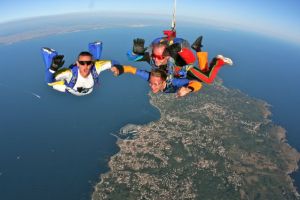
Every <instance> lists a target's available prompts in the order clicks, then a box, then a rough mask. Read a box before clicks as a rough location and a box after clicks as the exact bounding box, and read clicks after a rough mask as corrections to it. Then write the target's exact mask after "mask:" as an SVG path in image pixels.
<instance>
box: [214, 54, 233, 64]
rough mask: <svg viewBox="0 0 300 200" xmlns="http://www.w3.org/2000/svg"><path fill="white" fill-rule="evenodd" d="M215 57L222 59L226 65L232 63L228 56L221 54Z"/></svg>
mask: <svg viewBox="0 0 300 200" xmlns="http://www.w3.org/2000/svg"><path fill="white" fill-rule="evenodd" d="M216 58H217V59H221V60H223V61H224V63H225V64H227V65H233V62H232V60H231V59H230V58H227V57H224V56H223V55H217V56H216Z"/></svg>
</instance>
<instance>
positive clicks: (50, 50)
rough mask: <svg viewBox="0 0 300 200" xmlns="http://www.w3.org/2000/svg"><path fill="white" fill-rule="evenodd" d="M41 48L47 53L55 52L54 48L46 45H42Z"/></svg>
mask: <svg viewBox="0 0 300 200" xmlns="http://www.w3.org/2000/svg"><path fill="white" fill-rule="evenodd" d="M42 50H43V51H44V52H46V53H48V54H52V53H56V51H55V50H54V49H51V48H48V47H43V48H42Z"/></svg>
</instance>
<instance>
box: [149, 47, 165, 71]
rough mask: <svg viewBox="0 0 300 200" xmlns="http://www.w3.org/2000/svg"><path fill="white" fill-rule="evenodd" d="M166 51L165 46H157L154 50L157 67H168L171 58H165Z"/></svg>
mask: <svg viewBox="0 0 300 200" xmlns="http://www.w3.org/2000/svg"><path fill="white" fill-rule="evenodd" d="M165 49H166V46H164V45H156V46H154V47H153V49H152V59H153V61H154V63H155V65H156V66H157V67H159V66H161V65H166V64H167V62H168V58H169V56H163V53H164V51H165Z"/></svg>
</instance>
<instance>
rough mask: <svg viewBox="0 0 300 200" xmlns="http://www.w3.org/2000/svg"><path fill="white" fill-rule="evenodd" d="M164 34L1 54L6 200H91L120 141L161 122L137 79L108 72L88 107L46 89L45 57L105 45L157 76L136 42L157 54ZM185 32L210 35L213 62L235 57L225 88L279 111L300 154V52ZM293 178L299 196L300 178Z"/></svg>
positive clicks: (43, 42)
mask: <svg viewBox="0 0 300 200" xmlns="http://www.w3.org/2000/svg"><path fill="white" fill-rule="evenodd" d="M164 28H165V27H161V26H155V27H140V28H124V27H123V28H107V29H100V30H90V31H81V32H74V33H66V34H59V35H53V36H47V37H43V38H37V39H31V40H27V41H22V42H18V43H14V44H11V45H1V46H0V55H1V63H0V68H1V73H0V89H1V91H2V92H1V93H0V110H1V111H0V121H1V126H0V199H6V200H14V199H31V200H35V199H45V200H47V199H49V200H50V199H51V200H52V199H82V200H85V199H90V196H91V192H92V191H93V186H94V185H95V184H96V183H97V182H98V181H99V175H100V174H101V173H104V172H106V171H107V170H108V167H107V164H108V160H109V158H110V156H112V155H113V154H115V153H116V152H117V151H118V149H117V147H116V138H115V137H113V136H112V135H111V133H116V132H118V130H119V129H120V128H121V127H123V126H124V125H126V124H127V123H131V124H145V123H148V122H151V121H153V120H157V119H158V118H159V112H158V111H157V110H156V109H155V108H153V107H152V106H151V105H150V103H149V97H148V95H147V93H148V92H149V89H148V85H147V83H145V82H144V81H143V80H141V79H139V78H137V77H134V76H133V75H123V76H120V77H113V76H112V74H111V72H109V71H105V72H103V73H102V74H101V78H100V85H99V86H97V87H96V88H95V90H94V91H93V93H92V94H91V95H88V96H85V97H75V96H72V95H70V94H64V93H59V92H57V91H54V90H52V89H51V88H50V87H48V86H47V85H46V84H45V81H44V65H43V62H42V57H41V54H40V48H41V47H51V48H54V49H56V50H57V51H58V52H59V53H62V54H64V55H65V58H66V63H67V64H71V63H72V62H74V61H75V59H76V56H77V54H78V53H79V52H80V51H83V50H87V44H88V43H89V42H92V41H96V40H102V41H103V43H104V46H103V54H102V58H103V59H117V60H118V61H120V62H121V63H125V64H134V65H137V66H139V67H140V68H145V69H149V66H148V65H147V64H142V63H138V64H136V63H132V62H129V61H128V60H127V58H126V55H125V54H126V51H127V50H128V49H130V48H131V47H132V39H133V38H136V37H141V38H145V39H146V44H149V43H150V42H151V40H152V39H154V38H155V37H158V36H161V35H162V30H163V29H164ZM177 32H178V36H179V37H183V38H187V39H188V40H189V41H190V42H191V43H192V42H193V40H195V39H196V38H197V36H199V35H203V36H204V39H203V44H204V47H203V50H207V51H208V52H209V55H210V58H212V57H213V56H215V55H217V54H223V55H224V56H228V57H231V58H232V60H233V62H234V66H232V67H224V68H223V69H221V70H220V74H219V75H220V77H221V78H222V79H223V80H224V84H225V86H228V87H230V88H237V89H240V90H241V91H243V92H244V93H246V94H249V96H251V97H255V98H260V99H263V100H265V101H267V102H268V103H269V104H271V111H272V113H273V115H272V116H271V119H272V120H273V121H274V122H275V123H276V124H278V125H281V126H283V127H284V128H285V129H286V130H287V139H288V143H289V144H291V145H292V146H293V147H295V148H297V149H298V150H300V140H299V139H300V138H299V137H300V136H299V134H298V133H299V132H300V127H299V125H298V122H299V120H297V119H299V113H298V112H297V111H299V110H300V105H299V102H300V94H299V89H298V86H299V85H300V79H299V78H298V76H299V75H300V66H299V64H298V63H297V59H298V58H299V57H300V51H299V50H300V47H299V46H297V45H295V44H292V43H287V42H284V41H279V40H276V39H272V38H268V37H266V36H262V35H258V34H252V33H247V32H241V31H237V30H223V29H215V28H209V27H201V26H199V27H196V26H191V25H189V26H188V25H185V26H178V27H177ZM204 87H205V86H204ZM199 95H201V91H200V92H199ZM38 96H40V98H39V97H38ZM293 177H294V178H295V180H296V185H297V186H298V187H299V186H300V174H299V173H294V174H293Z"/></svg>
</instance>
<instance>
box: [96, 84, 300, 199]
mask: <svg viewBox="0 0 300 200" xmlns="http://www.w3.org/2000/svg"><path fill="white" fill-rule="evenodd" d="M212 90H215V92H214V94H213V95H212V96H214V95H216V93H218V92H219V93H225V94H226V95H228V94H227V93H232V95H233V96H238V95H241V96H242V99H241V100H245V99H243V98H246V99H247V101H245V102H244V103H245V104H252V103H253V102H255V105H256V106H257V109H258V110H259V112H260V113H261V119H259V120H261V123H258V124H255V123H254V124H252V123H250V122H249V123H248V122H247V121H246V122H245V124H243V123H242V125H245V126H246V130H247V131H248V132H249V133H250V134H252V135H254V134H256V132H257V133H258V132H259V129H265V128H266V127H269V126H271V128H270V127H269V128H270V129H268V131H267V132H268V133H263V134H266V138H263V139H261V138H259V139H256V142H257V143H258V144H260V143H264V142H265V141H264V140H267V139H268V138H269V139H270V141H272V149H273V150H274V151H276V153H278V154H277V155H279V156H278V159H279V160H280V162H279V163H280V164H278V165H277V163H276V162H274V161H272V159H268V158H267V157H265V156H264V155H261V152H260V151H259V150H255V151H254V152H252V153H251V152H250V153H249V152H248V153H249V154H248V157H244V155H243V153H241V155H238V154H237V153H236V152H235V153H234V154H231V155H234V156H240V158H239V159H240V163H243V164H246V165H245V166H247V165H249V164H251V165H252V164H253V165H254V169H258V171H259V170H264V172H263V173H262V172H258V173H257V175H258V174H263V175H265V174H270V175H271V174H272V173H273V172H272V171H274V172H275V171H276V173H278V172H279V171H280V173H283V174H285V175H282V177H281V180H285V182H286V183H287V185H288V187H287V188H285V189H284V191H285V192H287V191H289V192H290V193H291V195H294V197H293V198H295V199H297V198H298V197H299V194H298V192H297V190H296V187H295V186H294V185H293V180H292V178H291V177H290V175H289V174H291V173H292V172H294V171H295V170H297V169H298V165H297V162H298V161H299V159H300V154H299V152H297V151H296V150H295V149H294V148H292V147H291V146H290V145H289V144H288V143H287V141H286V134H285V130H284V129H283V128H282V127H279V126H277V125H275V124H273V122H272V121H271V120H270V119H269V117H270V116H271V114H272V113H271V112H270V110H269V108H270V105H269V104H267V103H266V102H264V101H262V100H258V99H253V98H251V97H246V95H245V94H242V93H241V92H240V91H238V90H229V89H228V88H225V87H224V86H222V85H220V84H215V85H214V86H212V87H211V88H210V89H209V92H204V94H202V95H203V96H208V97H209V95H210V92H211V91H212ZM196 95H197V94H196ZM199 95H201V94H199ZM217 95H218V94H217ZM170 96H171V97H169V98H167V100H170V101H169V102H171V98H174V97H173V96H172V95H170ZM186 98H187V99H193V98H197V97H196V96H193V97H186ZM165 100H166V99H165V98H164V96H162V95H157V96H154V95H152V94H151V95H150V103H151V105H153V106H154V107H156V108H157V109H159V111H160V113H161V118H160V119H159V120H158V121H157V122H150V123H148V124H146V125H143V126H136V128H137V131H136V132H135V133H136V134H135V137H134V138H131V139H119V140H118V142H117V145H118V147H119V148H120V151H119V152H118V153H117V154H115V155H114V156H112V157H111V159H110V161H109V168H110V171H108V172H107V173H105V174H101V182H100V183H98V184H97V185H96V186H95V191H94V193H93V198H92V199H93V200H98V199H107V198H111V197H116V196H110V194H111V193H114V191H115V190H116V188H114V187H119V185H118V184H120V185H122V184H125V185H127V186H126V188H131V187H138V186H137V185H135V184H137V182H135V184H133V183H130V180H131V179H135V178H137V179H138V180H139V181H142V180H144V179H146V180H147V181H144V183H139V184H142V185H149V186H150V185H151V184H153V183H156V184H158V183H157V182H158V181H159V179H157V178H155V177H151V174H148V173H145V174H143V173H142V172H141V171H143V172H144V171H145V170H146V169H149V168H152V169H159V168H166V167H167V166H168V165H169V163H170V160H171V159H172V157H171V156H169V157H168V156H166V155H170V154H171V151H170V149H172V145H169V141H168V140H169V139H171V136H168V135H167V133H165V132H164V134H162V135H157V133H155V132H153V130H155V129H156V130H160V131H162V130H163V129H164V128H165V127H163V126H161V124H159V123H160V121H161V120H166V119H169V120H171V121H176V120H180V119H176V118H173V116H172V117H171V115H172V114H170V113H169V111H170V110H169V109H165V107H163V108H162V107H161V105H162V103H163V102H164V101H165ZM181 100H182V99H180V100H178V99H177V100H175V101H177V102H178V101H181ZM183 101H184V100H183ZM172 103H174V102H171V104H172ZM207 105H209V102H208V103H206V104H205V105H204V107H205V106H207ZM214 109H216V111H217V112H219V113H222V112H224V110H222V107H216V108H214ZM200 110H201V109H200ZM166 111H167V112H166ZM195 111H196V112H195V113H197V111H199V110H197V109H196V110H195ZM233 119H234V117H233ZM181 120H182V119H181ZM234 120H236V119H234ZM156 123H158V125H155V124H156ZM186 123H187V124H189V123H193V122H190V121H187V122H186ZM247 123H248V124H247ZM130 126H131V128H130V129H134V125H130ZM145 127H146V128H145ZM149 127H151V128H149ZM154 127H155V129H153V128H154ZM123 128H124V127H123ZM121 130H122V129H121ZM149 130H151V132H148V133H147V131H149ZM149 134H155V135H156V136H155V137H157V138H159V139H158V140H157V141H159V143H160V144H159V143H158V144H156V143H155V144H153V146H150V147H149V148H146V146H147V145H149V141H147V139H148V140H151V139H153V138H151V136H150V135H149ZM260 134H261V133H259V134H258V135H260ZM173 136H174V135H173ZM181 136H182V135H181ZM181 136H180V137H181ZM165 137H167V138H165ZM202 137H206V135H205V134H204V135H202ZM259 137H261V136H259ZM150 138H151V139H150ZM188 139H189V138H186V139H185V140H188ZM150 143H151V142H150ZM190 143H192V142H191V141H185V144H184V146H187V145H189V144H190ZM143 144H145V145H144V146H143ZM151 144H152V143H151ZM138 145H141V146H140V148H141V149H143V151H141V150H140V149H139V148H136V147H138ZM153 147H154V148H155V149H160V150H161V151H165V152H164V153H162V154H160V153H158V152H156V150H153V149H151V148H153ZM220 147H222V146H219V147H218V148H219V149H218V152H217V154H219V155H221V157H224V158H225V157H226V156H227V155H229V154H230V153H228V152H229V151H228V150H227V149H226V148H224V149H222V148H220ZM204 148H205V147H204ZM187 149H188V148H187ZM229 149H230V148H229ZM272 149H268V150H272ZM227 151H228V152H227ZM246 153H247V152H245V154H246ZM146 154H151V155H154V156H156V158H155V159H156V160H158V161H159V162H158V163H155V162H152V161H151V162H149V163H150V164H149V163H148V164H145V163H146V162H147V160H144V164H140V163H139V161H138V159H139V158H137V159H135V158H134V157H135V156H142V157H143V155H146ZM222 154H224V155H222ZM226 154H227V155H226ZM187 155H188V154H187ZM173 159H174V160H176V162H177V164H179V165H180V163H181V162H182V160H184V159H185V158H184V157H181V156H175V157H174V158H173ZM261 162H263V163H261ZM240 163H235V164H233V165H230V167H231V168H232V169H235V170H234V173H233V174H232V175H231V176H228V177H229V179H227V184H228V183H231V184H232V185H233V188H234V190H235V192H234V193H236V195H237V196H238V197H239V198H241V199H246V198H249V196H247V193H248V191H247V190H245V188H246V189H247V187H248V186H247V187H245V188H243V187H242V185H243V184H245V185H246V184H249V185H251V187H254V186H253V185H255V184H257V182H258V180H259V178H258V177H257V175H253V174H255V170H253V168H252V169H251V168H250V167H248V166H247V167H245V166H240V165H241V164H240ZM194 164H195V163H194ZM217 165H218V163H217V161H213V160H205V159H204V160H200V161H198V163H197V164H196V166H197V167H198V168H199V169H205V170H208V171H213V170H212V169H210V168H211V167H214V166H217ZM194 166H195V165H194ZM228 167H229V166H228ZM225 169H226V170H228V168H225ZM266 170H267V171H268V172H265V171H266ZM228 171H229V170H228ZM271 172H272V173H271ZM213 173H215V174H214V175H215V176H220V177H221V175H220V174H218V172H213ZM243 173H249V174H251V176H248V177H246V176H245V177H246V178H243V176H239V175H238V174H243ZM228 177H227V178H228ZM230 177H231V178H230ZM133 182H134V181H133ZM187 182H188V183H189V185H193V184H192V183H191V180H188V181H187ZM152 186H153V185H152ZM122 187H123V186H122ZM124 187H125V186H124ZM191 188H193V187H192V186H191ZM191 188H190V189H189V192H188V193H186V195H190V197H191V198H192V199H195V198H197V197H198V196H197V191H193V190H191ZM249 188H250V186H249V187H248V189H249ZM144 189H145V188H144ZM156 189H157V190H159V189H158V188H156ZM250 189H251V188H250ZM127 192H128V191H127ZM131 192H132V191H131ZM131 192H128V193H127V195H130V194H131ZM172 192H174V194H175V196H176V191H172ZM133 193H135V192H133ZM141 193H142V192H141ZM136 195H137V194H136ZM139 195H141V194H139ZM142 195H144V197H146V194H142ZM169 195H170V193H168V195H167V196H165V197H166V198H163V197H162V196H160V197H162V199H167V197H168V196H169ZM265 195H267V196H268V195H271V194H265ZM237 196H234V198H233V199H235V198H236V197H237ZM177 198H178V196H177ZM171 199H174V198H171Z"/></svg>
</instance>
